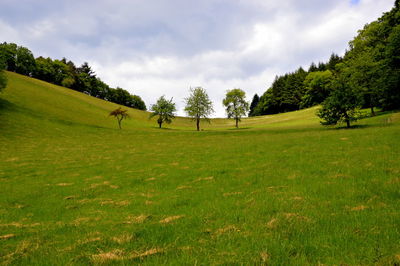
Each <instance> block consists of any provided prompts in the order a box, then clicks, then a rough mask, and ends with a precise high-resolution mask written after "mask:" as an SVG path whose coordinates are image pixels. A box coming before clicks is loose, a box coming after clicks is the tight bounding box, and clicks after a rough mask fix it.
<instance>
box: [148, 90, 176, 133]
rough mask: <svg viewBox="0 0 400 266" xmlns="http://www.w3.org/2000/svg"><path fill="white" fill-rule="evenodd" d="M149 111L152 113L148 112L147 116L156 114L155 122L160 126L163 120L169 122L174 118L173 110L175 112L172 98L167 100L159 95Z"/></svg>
mask: <svg viewBox="0 0 400 266" xmlns="http://www.w3.org/2000/svg"><path fill="white" fill-rule="evenodd" d="M151 111H153V113H151V114H150V117H149V118H152V117H154V116H158V119H157V123H158V125H159V127H160V128H161V126H162V124H163V123H164V122H165V123H167V124H170V123H171V122H172V119H174V118H175V114H174V112H176V107H175V103H173V102H172V99H171V100H169V101H168V100H166V99H165V97H164V96H161V97H160V98H159V99H158V100H157V103H156V104H153V105H152V106H151Z"/></svg>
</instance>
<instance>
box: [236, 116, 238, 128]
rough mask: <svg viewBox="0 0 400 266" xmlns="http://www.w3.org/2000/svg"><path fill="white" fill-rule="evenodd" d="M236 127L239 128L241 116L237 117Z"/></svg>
mask: <svg viewBox="0 0 400 266" xmlns="http://www.w3.org/2000/svg"><path fill="white" fill-rule="evenodd" d="M236 128H239V118H236Z"/></svg>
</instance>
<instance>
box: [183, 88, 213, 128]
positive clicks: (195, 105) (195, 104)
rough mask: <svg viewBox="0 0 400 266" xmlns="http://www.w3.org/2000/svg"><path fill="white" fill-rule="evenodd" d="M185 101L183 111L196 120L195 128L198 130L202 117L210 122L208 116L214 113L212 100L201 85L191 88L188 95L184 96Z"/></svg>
mask: <svg viewBox="0 0 400 266" xmlns="http://www.w3.org/2000/svg"><path fill="white" fill-rule="evenodd" d="M185 102H186V106H185V112H186V113H187V114H188V116H190V117H192V118H193V120H195V121H196V128H197V131H199V130H200V120H201V119H202V118H203V119H205V120H206V121H208V122H210V119H209V116H210V115H211V114H212V113H214V109H213V105H212V102H211V100H210V98H209V97H208V94H207V92H206V91H205V90H204V89H203V88H202V87H197V88H191V89H190V96H189V97H188V98H185Z"/></svg>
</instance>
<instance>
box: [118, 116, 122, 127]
mask: <svg viewBox="0 0 400 266" xmlns="http://www.w3.org/2000/svg"><path fill="white" fill-rule="evenodd" d="M117 120H118V126H119V129H122V128H121V121H122V118H117Z"/></svg>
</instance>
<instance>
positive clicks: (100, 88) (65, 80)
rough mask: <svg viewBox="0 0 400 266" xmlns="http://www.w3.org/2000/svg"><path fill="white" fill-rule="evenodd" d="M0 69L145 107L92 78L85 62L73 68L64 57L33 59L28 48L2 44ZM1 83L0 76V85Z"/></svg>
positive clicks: (121, 91) (127, 94)
mask: <svg viewBox="0 0 400 266" xmlns="http://www.w3.org/2000/svg"><path fill="white" fill-rule="evenodd" d="M0 66H1V69H5V70H8V71H13V72H16V73H19V74H22V75H26V76H30V77H33V78H37V79H40V80H44V81H47V82H50V83H53V84H56V85H60V86H64V87H67V88H70V89H73V90H76V91H79V92H83V93H86V94H88V95H91V96H94V97H97V98H100V99H104V100H106V101H110V102H114V103H117V104H121V105H124V106H128V107H132V108H136V109H140V110H146V105H145V103H144V102H143V100H142V99H141V98H140V97H139V96H137V95H131V94H130V93H129V92H128V91H126V90H124V89H122V88H119V87H117V88H111V87H110V86H108V85H107V84H106V83H104V82H103V81H102V80H101V79H100V78H99V77H97V76H96V74H95V73H94V71H93V70H92V68H91V67H90V66H89V64H88V63H86V62H85V63H83V64H82V65H81V66H79V67H77V66H76V65H75V64H74V63H73V62H72V61H69V60H67V59H65V58H63V59H61V60H57V59H55V60H53V59H51V58H49V57H48V58H44V57H41V56H39V57H37V58H35V57H34V56H33V54H32V52H31V51H30V50H29V49H28V48H26V47H23V46H18V45H17V44H15V43H6V42H4V43H2V44H0ZM2 80H3V78H2V76H1V73H0V83H1V81H2ZM0 88H1V86H0Z"/></svg>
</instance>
